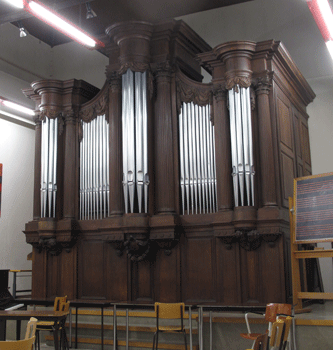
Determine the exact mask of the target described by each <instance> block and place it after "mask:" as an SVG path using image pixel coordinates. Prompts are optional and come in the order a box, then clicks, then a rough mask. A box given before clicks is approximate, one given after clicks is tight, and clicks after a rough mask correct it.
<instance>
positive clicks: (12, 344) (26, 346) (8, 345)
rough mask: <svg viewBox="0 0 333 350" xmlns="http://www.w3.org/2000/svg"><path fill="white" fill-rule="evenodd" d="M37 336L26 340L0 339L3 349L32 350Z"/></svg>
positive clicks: (0, 345)
mask: <svg viewBox="0 0 333 350" xmlns="http://www.w3.org/2000/svg"><path fill="white" fill-rule="evenodd" d="M34 341H35V336H33V337H32V338H28V339H24V340H13V341H11V340H7V341H0V349H1V350H32V347H33V343H34Z"/></svg>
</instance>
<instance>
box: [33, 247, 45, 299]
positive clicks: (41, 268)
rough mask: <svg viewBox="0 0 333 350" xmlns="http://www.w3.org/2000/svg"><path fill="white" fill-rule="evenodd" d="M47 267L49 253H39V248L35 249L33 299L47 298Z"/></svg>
mask: <svg viewBox="0 0 333 350" xmlns="http://www.w3.org/2000/svg"><path fill="white" fill-rule="evenodd" d="M46 267H47V253H46V251H45V250H43V251H42V252H39V250H38V249H37V248H33V255H32V297H33V298H36V299H38V298H45V296H46V284H47V282H46V278H47V274H46Z"/></svg>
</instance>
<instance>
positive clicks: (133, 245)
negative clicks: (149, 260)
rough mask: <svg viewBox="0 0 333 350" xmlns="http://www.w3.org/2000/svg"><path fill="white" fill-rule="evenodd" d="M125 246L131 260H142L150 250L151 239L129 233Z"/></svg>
mask: <svg viewBox="0 0 333 350" xmlns="http://www.w3.org/2000/svg"><path fill="white" fill-rule="evenodd" d="M124 248H125V249H126V252H127V257H128V258H129V259H130V260H132V261H142V260H144V259H145V258H146V257H147V255H148V253H149V251H150V240H149V238H148V237H144V238H142V237H140V238H137V237H136V236H135V235H128V237H126V240H125V241H124Z"/></svg>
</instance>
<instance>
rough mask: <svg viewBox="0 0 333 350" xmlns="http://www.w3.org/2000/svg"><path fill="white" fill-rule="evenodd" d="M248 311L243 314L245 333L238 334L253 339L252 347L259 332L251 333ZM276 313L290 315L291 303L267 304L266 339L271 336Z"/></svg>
mask: <svg viewBox="0 0 333 350" xmlns="http://www.w3.org/2000/svg"><path fill="white" fill-rule="evenodd" d="M248 315H249V313H246V314H245V322H246V326H247V331H248V332H247V333H241V334H240V336H241V337H242V338H244V339H249V340H252V341H253V345H252V349H254V345H255V340H256V339H257V338H258V336H259V335H261V333H252V332H251V328H250V323H249V320H248ZM277 315H291V305H290V304H278V303H271V304H267V306H266V311H265V314H264V316H265V320H266V321H267V322H268V330H267V333H268V339H269V338H270V336H271V330H272V325H273V323H274V322H275V321H276V316H277Z"/></svg>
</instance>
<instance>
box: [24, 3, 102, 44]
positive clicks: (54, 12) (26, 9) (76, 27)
mask: <svg viewBox="0 0 333 350" xmlns="http://www.w3.org/2000/svg"><path fill="white" fill-rule="evenodd" d="M31 1H33V2H35V3H36V4H38V5H39V6H41V7H43V8H44V9H45V10H47V11H49V12H51V13H52V14H53V15H55V16H56V17H58V18H59V19H61V20H62V21H64V22H66V23H67V24H69V25H70V26H72V27H74V28H75V29H77V30H78V31H80V32H81V33H83V34H85V35H86V36H87V37H89V38H90V39H91V40H93V41H94V42H95V46H99V47H101V48H102V47H105V44H104V43H103V42H102V41H100V40H98V39H95V38H94V37H92V36H91V35H90V34H88V33H86V32H85V31H83V30H82V29H81V28H79V27H78V26H77V25H75V24H74V23H72V22H70V21H69V20H67V19H66V18H64V17H62V16H61V15H59V14H58V13H57V12H56V11H54V10H52V9H50V8H49V7H47V6H45V5H44V4H42V3H41V2H39V1H38V0H23V6H24V10H25V11H27V12H29V13H30V14H32V15H33V16H35V17H37V18H39V19H40V20H41V21H43V22H44V23H46V24H48V25H49V26H51V27H52V28H54V29H56V30H58V31H59V32H61V33H63V34H64V35H66V36H68V37H70V38H71V39H73V40H74V41H76V42H78V43H79V44H81V45H84V46H86V47H88V48H90V49H94V48H95V47H90V46H89V45H87V44H85V43H84V42H83V41H80V40H79V39H77V38H76V37H75V36H74V35H73V34H71V33H70V32H68V31H66V30H64V29H62V28H61V27H57V26H55V25H53V24H52V23H50V21H48V19H47V18H45V17H43V16H41V15H39V14H38V13H36V12H35V11H33V10H32V9H31V8H30V2H31Z"/></svg>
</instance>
